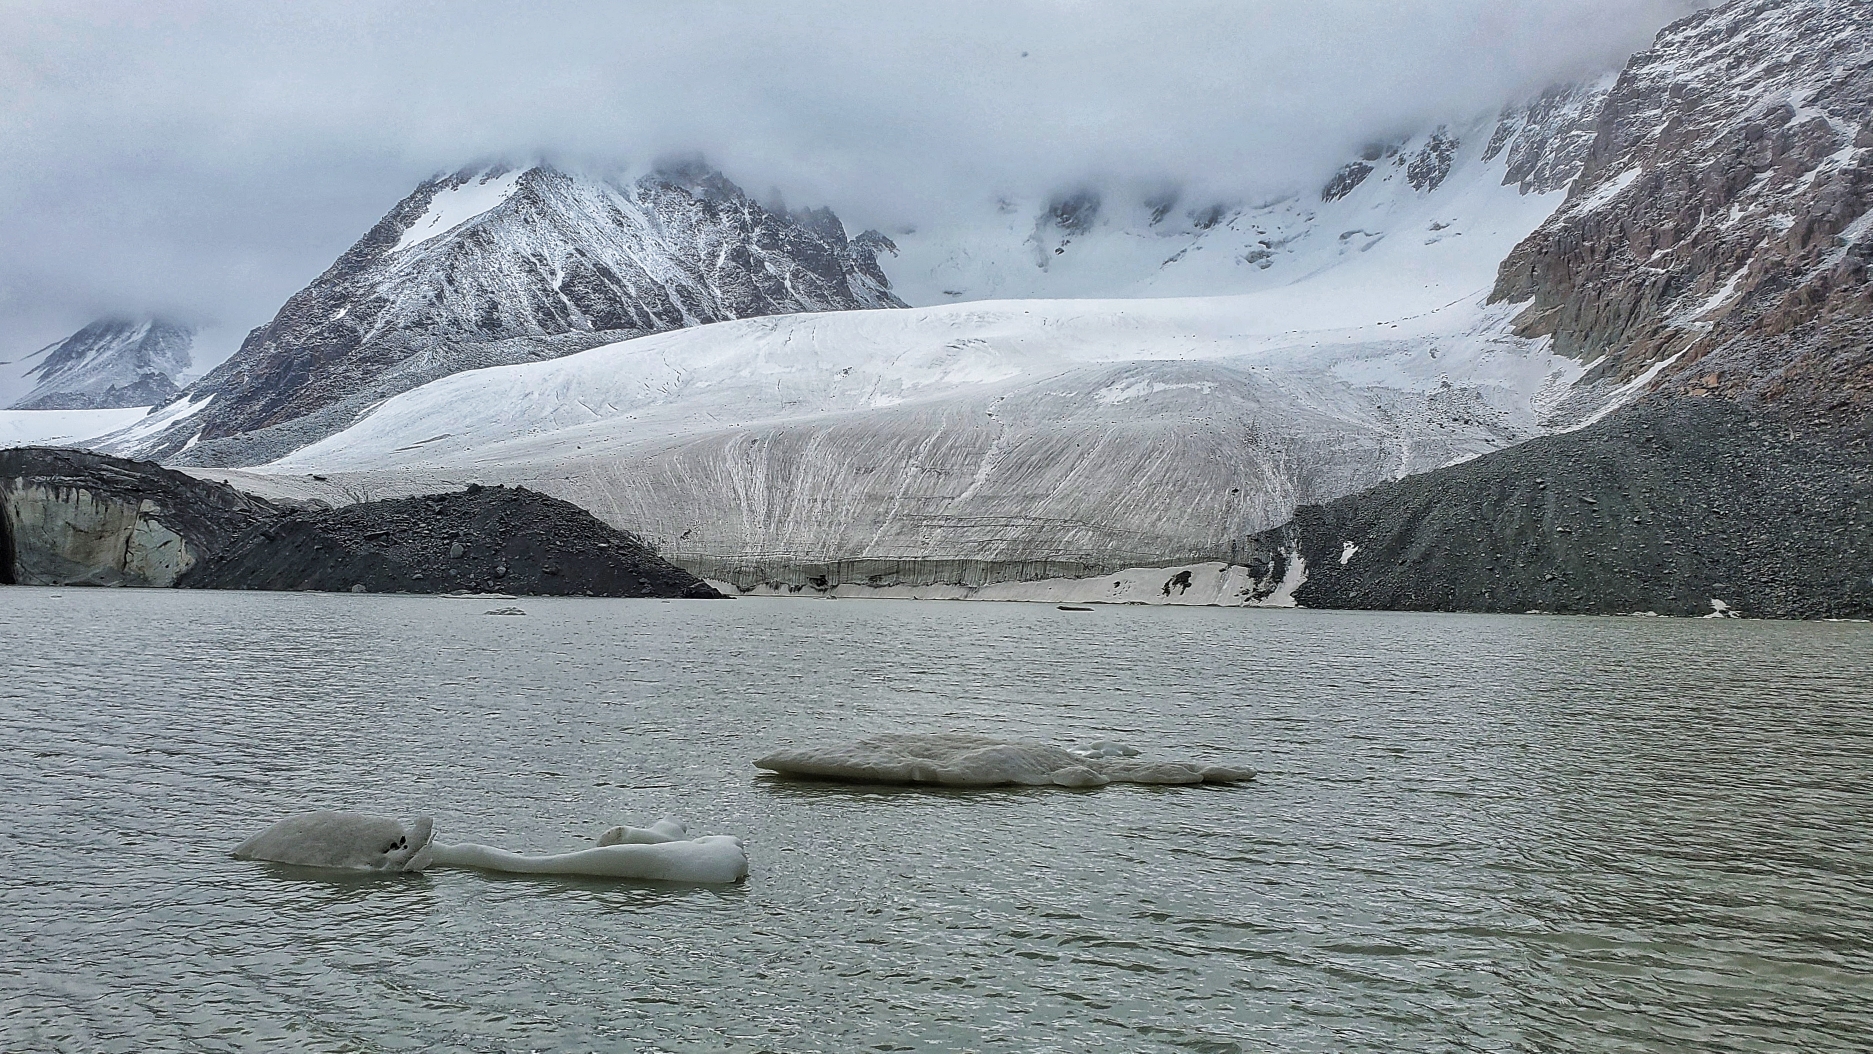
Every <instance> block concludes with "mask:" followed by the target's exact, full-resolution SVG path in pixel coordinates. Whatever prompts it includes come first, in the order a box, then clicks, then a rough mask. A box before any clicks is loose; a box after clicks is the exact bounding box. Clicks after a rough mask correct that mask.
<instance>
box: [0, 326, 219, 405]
mask: <svg viewBox="0 0 1873 1054" xmlns="http://www.w3.org/2000/svg"><path fill="white" fill-rule="evenodd" d="M194 343H195V330H194V329H193V327H190V326H186V325H183V324H182V323H179V322H171V321H169V320H167V319H160V318H101V319H98V320H97V321H95V322H93V323H91V324H90V325H88V326H85V327H84V328H83V329H80V330H79V331H78V332H76V333H73V334H72V335H71V336H69V337H66V338H65V339H64V340H61V341H57V342H55V343H52V344H48V345H46V346H45V347H43V348H41V349H39V350H38V351H37V352H34V353H33V354H32V355H30V356H28V361H33V362H34V364H33V365H32V366H31V367H30V368H28V369H27V370H26V371H25V377H26V379H27V380H30V381H33V382H35V383H34V387H33V389H32V390H31V391H29V392H27V393H26V395H24V396H23V397H21V398H20V399H19V400H17V401H15V402H14V403H13V404H12V406H11V409H15V410H106V409H114V408H118V407H129V406H153V405H156V404H158V403H165V402H168V401H169V400H171V399H173V398H175V396H176V392H177V391H179V390H180V389H179V388H178V386H177V383H176V379H177V378H178V377H180V376H182V374H183V373H184V372H186V371H187V370H188V368H189V366H190V364H191V361H192V360H191V357H190V349H191V348H192V347H193V346H194Z"/></svg>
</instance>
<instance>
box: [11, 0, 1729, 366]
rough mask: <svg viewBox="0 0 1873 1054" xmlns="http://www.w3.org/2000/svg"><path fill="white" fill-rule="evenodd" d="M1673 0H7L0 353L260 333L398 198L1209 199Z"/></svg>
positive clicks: (865, 209)
mask: <svg viewBox="0 0 1873 1054" xmlns="http://www.w3.org/2000/svg"><path fill="white" fill-rule="evenodd" d="M1693 6H1695V5H1694V3H1693V2H1692V0H1234V2H1220V0H1217V2H1182V0H1148V2H1130V3H1120V2H1105V0H992V2H975V0H941V2H938V0H931V2H924V0H849V2H839V0H776V2H759V3H757V2H728V0H722V2H713V0H661V2H635V0H618V2H595V0H594V2H580V0H560V2H550V0H549V2H542V0H530V2H526V3H521V2H510V3H493V2H482V0H463V2H450V3H442V2H397V0H370V2H348V0H295V2H291V3H287V2H273V0H265V2H258V0H240V2H234V3H209V2H182V0H175V2H170V0H136V2H122V3H92V2H86V0H0V195H4V200H5V207H4V209H0V358H11V357H13V356H14V355H15V354H18V353H20V352H21V351H24V350H31V348H32V347H36V346H38V345H40V344H43V343H45V342H46V341H49V340H52V339H56V338H57V337H59V336H62V335H63V334H64V332H66V331H69V330H70V329H73V328H75V327H76V326H77V325H78V324H79V323H82V322H83V321H85V319H86V318H87V317H89V316H90V315H92V314H95V313H99V312H104V311H144V310H164V311H169V312H180V313H184V314H186V315H189V316H193V317H195V318H198V319H202V320H215V321H219V322H221V323H223V324H224V325H226V326H229V327H237V328H238V329H240V330H245V329H246V328H248V327H251V326H255V325H258V324H260V323H262V322H264V321H266V319H267V318H269V317H271V315H272V314H273V312H274V311H275V310H276V309H277V308H278V306H279V304H280V303H281V302H282V301H283V300H284V299H285V298H286V297H287V296H288V295H290V294H291V293H292V292H293V291H294V290H296V289H298V288H299V287H301V286H303V285H304V284H305V283H306V282H307V281H308V280H310V279H311V278H312V277H314V276H315V275H317V274H318V272H320V271H321V270H323V269H324V268H325V267H326V266H327V265H328V264H329V263H330V262H331V261H332V259H333V258H334V257H336V256H337V255H338V253H340V252H341V251H343V250H344V248H345V247H347V246H348V245H350V244H351V243H352V242H353V241H355V240H356V239H357V238H358V236H359V235H361V234H362V233H363V232H364V231H365V230H366V229H367V228H368V227H369V226H370V225H371V224H372V223H373V222H375V220H376V219H377V218H378V217H379V216H380V215H382V213H383V212H385V211H386V210H387V209H388V208H389V207H390V206H391V205H393V204H394V203H395V202H396V201H397V200H398V199H400V198H401V197H403V196H404V195H405V194H407V193H408V192H409V190H410V189H411V187H412V186H414V184H415V183H416V182H417V181H419V180H421V179H422V178H424V177H426V176H428V175H430V174H432V173H434V172H435V171H437V170H441V169H453V168H456V167H459V166H460V165H461V164H463V163H465V162H467V161H470V160H474V159H477V158H483V157H490V156H508V157H523V156H533V155H536V154H540V153H545V154H547V155H550V156H554V157H559V158H564V159H567V160H571V161H580V160H586V161H602V162H607V163H611V162H617V163H643V162H645V161H647V160H649V159H651V158H654V157H656V156H659V155H662V154H667V153H672V152H692V151H700V152H702V153H704V154H705V155H706V156H707V157H708V158H709V159H711V160H712V161H714V162H715V163H716V164H718V165H719V166H720V167H722V168H723V169H724V171H726V172H727V173H728V175H729V176H730V177H731V178H733V179H735V180H737V181H738V182H741V183H742V184H743V185H744V186H746V187H747V188H748V189H749V190H750V191H754V192H757V193H765V192H767V191H769V190H770V189H775V190H779V191H781V192H783V193H784V194H785V196H786V199H787V201H788V202H790V203H792V204H797V205H804V204H822V203H823V204H827V205H830V206H832V208H833V209H834V211H836V212H838V213H839V214H840V216H841V217H842V218H844V219H846V221H847V225H848V226H849V227H851V228H853V229H854V230H857V229H860V228H862V227H865V226H882V227H887V228H888V227H891V226H897V225H902V224H905V223H927V222H930V220H931V218H932V217H934V216H940V215H941V213H942V212H943V210H944V209H945V208H953V207H962V206H963V203H970V204H972V203H974V202H977V201H980V200H982V199H983V198H985V197H987V196H989V195H992V194H1019V195H1036V194H1044V193H1046V192H1048V191H1049V190H1051V189H1054V188H1057V187H1059V186H1062V185H1068V184H1072V183H1076V182H1080V181H1083V180H1086V179H1126V180H1139V181H1160V180H1161V181H1175V182H1180V183H1183V184H1186V185H1192V186H1199V187H1205V188H1210V189H1215V190H1220V191H1223V192H1231V193H1244V194H1250V193H1257V192H1265V191H1268V190H1272V189H1275V188H1278V187H1281V186H1284V185H1287V184H1300V183H1304V182H1306V183H1311V182H1313V181H1315V180H1318V179H1320V178H1322V177H1323V175H1324V174H1325V173H1327V172H1329V171H1331V169H1332V168H1333V167H1334V166H1336V165H1337V164H1338V163H1339V161H1340V160H1342V159H1343V158H1344V156H1345V155H1346V154H1347V152H1348V151H1349V150H1352V149H1354V148H1356V147H1357V145H1358V144H1360V143H1363V142H1366V141H1369V140H1371V139H1373V138H1375V137H1377V136H1382V135H1387V134H1393V133H1397V132H1406V131H1411V130H1413V129H1415V128H1419V127H1422V126H1423V125H1424V124H1425V123H1426V122H1435V121H1438V120H1441V119H1445V118H1450V117H1457V116H1464V115H1467V114H1470V113H1474V112H1476V111H1479V110H1488V109H1493V108H1495V107H1497V106H1499V105H1501V104H1502V103H1503V102H1506V101H1509V100H1510V99H1513V98H1516V97H1519V96H1525V95H1528V94H1530V93H1532V92H1534V91H1537V90H1539V89H1540V88H1541V87H1543V86H1545V85H1547V84H1549V83H1553V82H1556V81H1561V80H1567V79H1572V78H1576V77H1579V76H1582V75H1587V74H1591V73H1593V72H1596V71H1599V70H1601V69H1605V68H1609V67H1614V66H1617V65H1618V64H1619V63H1620V62H1621V61H1622V60H1623V58H1624V57H1625V56H1626V55H1627V54H1629V53H1631V52H1632V51H1635V50H1638V49H1641V48H1643V47H1644V46H1645V45H1646V44H1647V42H1648V41H1649V40H1650V39H1651V36H1652V34H1653V33H1655V32H1656V31H1657V30H1658V29H1659V28H1660V27H1661V26H1663V25H1664V24H1665V23H1667V22H1669V21H1670V20H1672V19H1673V18H1676V17H1678V16H1680V15H1682V14H1684V13H1686V12H1688V11H1689V10H1691V9H1692V7H1693Z"/></svg>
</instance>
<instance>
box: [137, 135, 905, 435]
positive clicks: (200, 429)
mask: <svg viewBox="0 0 1873 1054" xmlns="http://www.w3.org/2000/svg"><path fill="white" fill-rule="evenodd" d="M890 249H891V243H890V242H889V240H887V239H885V238H883V236H881V235H877V234H875V233H868V234H866V235H863V236H860V237H858V238H853V239H848V238H847V237H846V233H845V229H844V227H843V226H842V225H841V224H840V223H839V220H838V218H837V217H835V216H834V215H833V214H832V213H831V212H829V211H827V210H824V209H819V210H808V211H803V212H799V213H790V212H786V211H784V210H782V211H773V210H769V209H767V208H764V207H763V206H761V205H760V204H757V203H756V202H755V201H753V200H752V199H750V198H749V197H748V196H747V195H746V194H744V193H743V192H742V191H741V189H740V188H738V187H736V186H735V185H734V184H733V183H730V182H729V181H728V180H726V179H724V178H723V177H722V176H721V175H720V174H719V173H716V172H713V171H710V170H708V169H706V168H702V167H700V166H696V165H678V166H672V167H666V168H664V169H662V170H660V171H658V172H655V173H652V174H649V175H645V176H643V177H641V178H638V179H635V180H628V181H627V180H622V179H599V178H592V177H588V176H582V175H575V174H572V173H568V172H563V171H560V170H558V169H555V168H552V167H549V166H545V165H536V166H534V167H531V168H526V169H504V168H499V167H496V168H490V169H471V170H465V171H462V172H458V173H456V174H454V175H451V176H446V177H441V178H438V179H435V180H431V181H430V182H427V183H424V184H423V185H422V186H420V187H418V188H417V189H416V190H415V192H413V193H412V194H411V195H410V196H409V197H408V198H406V199H404V200H403V201H402V202H401V203H399V204H398V205H397V206H396V207H395V208H394V209H392V210H391V211H390V213H389V214H388V215H386V216H385V217H384V218H383V220H381V221H380V222H379V223H378V224H377V225H376V226H375V227H373V228H372V229H371V230H370V232H369V233H367V234H366V235H365V236H364V237H363V238H362V239H360V240H359V242H358V243H357V244H356V245H354V246H352V247H351V249H349V250H348V251H346V252H345V254H344V255H343V256H341V257H339V259H338V261H337V262H336V263H334V264H333V265H332V266H331V268H330V269H328V270H327V271H326V272H325V273H324V274H323V275H320V276H319V278H318V279H317V280H315V281H314V282H313V283H312V284H311V285H309V286H307V287H306V288H305V289H303V290H301V291H300V292H298V293H296V294H294V296H293V297H292V298H291V299H289V300H288V301H287V302H286V305H285V306H284V307H282V308H281V309H280V311H279V314H278V315H277V316H275V318H274V319H273V321H271V322H269V323H268V324H266V325H265V326H262V327H260V328H259V329H256V330H254V332H253V333H252V334H250V335H249V336H248V338H247V340H246V341H245V342H244V343H243V344H242V346H241V349H240V350H239V351H238V352H237V353H236V354H235V355H234V356H233V357H232V358H231V359H229V360H228V361H227V362H226V363H223V364H222V365H221V366H220V367H218V368H217V369H215V370H214V371H213V372H212V373H210V374H209V375H208V376H206V377H204V378H203V379H202V380H201V381H199V382H197V383H196V384H194V385H192V386H191V387H190V389H189V392H188V395H189V398H190V404H191V406H192V407H194V410H193V412H191V413H189V414H187V415H186V416H184V417H181V418H180V419H179V420H177V421H176V423H175V424H173V425H171V426H170V427H168V428H167V429H165V430H163V431H161V432H160V433H158V434H157V435H155V436H153V437H145V436H142V435H138V436H135V437H131V438H128V439H125V440H122V441H119V442H118V443H117V444H115V445H113V446H111V447H110V449H111V450H112V452H114V453H121V454H134V455H138V456H156V457H161V458H164V459H165V460H167V461H170V462H172V463H187V464H254V463H257V462H261V461H266V460H270V459H271V458H273V457H277V456H278V455H280V454H282V453H285V452H286V451H289V450H292V449H295V448H297V447H299V446H302V445H304V444H306V443H308V442H311V441H313V440H316V439H319V438H321V437H323V436H325V435H329V434H331V433H332V432H335V431H338V430H340V429H342V428H344V427H345V426H346V425H348V424H350V423H351V422H352V421H353V420H355V419H356V418H357V416H358V415H359V414H361V413H362V412H364V411H365V410H366V409H368V408H369V407H371V406H373V405H375V404H376V403H379V402H381V401H382V400H384V399H385V398H387V397H389V396H391V395H395V394H397V393H398V392H403V391H407V390H409V389H411V388H414V387H417V386H418V385H421V384H423V383H425V382H427V381H431V380H434V379H436V378H438V377H443V376H447V375H448V374H451V373H456V372H459V371H462V370H467V369H474V368H478V367H483V366H493V365H500V364H503V363H512V362H526V361H535V360H540V359H548V358H552V357H555V356H558V355H564V354H567V353H569V352H573V351H577V350H580V349H582V348H588V347H592V346H594V345H597V344H605V343H609V342H612V341H617V340H623V339H626V338H629V337H634V336H639V335H642V334H645V333H654V332H658V331H661V330H668V329H676V328H681V327H684V326H695V325H700V324H703V323H706V322H715V321H720V320H723V319H732V318H746V317H750V316H756V315H771V314H778V313H784V312H792V311H833V310H845V309H852V308H863V307H888V306H896V305H897V303H898V302H897V300H896V299H895V298H894V297H893V296H892V294H891V291H890V283H889V281H888V280H887V279H886V278H885V277H884V273H883V272H882V270H880V268H879V266H878V262H877V259H876V256H877V254H878V253H879V252H889V251H890Z"/></svg>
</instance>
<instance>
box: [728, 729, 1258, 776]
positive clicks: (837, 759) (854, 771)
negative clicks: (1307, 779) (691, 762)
mask: <svg viewBox="0 0 1873 1054" xmlns="http://www.w3.org/2000/svg"><path fill="white" fill-rule="evenodd" d="M1127 751H1130V753H1129V754H1127V753H1126V752H1127ZM1136 753H1137V751H1135V750H1131V748H1129V747H1123V746H1120V745H1118V744H1112V743H1104V742H1101V743H1095V744H1093V747H1092V748H1089V750H1088V751H1086V752H1076V751H1071V750H1066V749H1064V748H1062V747H1057V746H1053V745H1051V744H1048V743H1032V742H1021V741H1016V740H1003V739H995V738H992V737H989V736H973V735H962V734H955V733H896V734H885V735H876V736H867V737H866V738H864V739H860V740H858V741H856V742H852V743H835V744H828V745H822V746H812V747H801V748H796V749H792V750H782V751H778V752H776V753H773V754H769V755H768V756H766V757H764V758H760V759H759V760H757V761H756V762H755V763H754V764H755V767H757V768H763V769H767V770H768V771H770V772H778V773H780V774H782V775H787V776H817V777H821V778H824V779H836V780H849V781H852V782H856V783H932V784H938V785H940V786H946V787H994V786H1001V785H1005V784H1018V785H1021V786H1029V787H1045V786H1056V787H1100V786H1104V785H1105V784H1107V783H1114V782H1118V783H1204V782H1210V783H1236V782H1240V781H1243V780H1250V779H1253V778H1255V773H1254V772H1253V771H1251V770H1249V769H1244V768H1233V767H1229V766H1224V765H1200V764H1191V763H1185V762H1177V761H1141V760H1137V759H1136V758H1135V757H1134V756H1133V755H1136Z"/></svg>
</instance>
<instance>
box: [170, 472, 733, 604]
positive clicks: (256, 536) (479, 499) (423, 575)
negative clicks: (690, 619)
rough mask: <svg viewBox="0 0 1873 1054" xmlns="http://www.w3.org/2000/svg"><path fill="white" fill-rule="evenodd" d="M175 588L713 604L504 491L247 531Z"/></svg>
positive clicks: (600, 538)
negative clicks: (689, 600) (636, 599)
mask: <svg viewBox="0 0 1873 1054" xmlns="http://www.w3.org/2000/svg"><path fill="white" fill-rule="evenodd" d="M179 584H180V585H182V586H183V587H185V588H194V589H282V590H320V591H325V592H347V591H364V592H372V593H386V592H398V593H447V592H454V591H457V590H469V591H487V592H503V593H516V594H524V595H529V596H612V597H699V598H700V597H719V596H721V594H719V593H717V592H716V591H715V590H714V589H712V588H710V587H709V586H708V585H707V584H706V583H704V582H703V581H702V580H701V579H699V578H697V577H695V576H694V575H692V574H690V573H689V572H687V571H684V570H682V569H681V568H678V567H676V566H674V565H672V564H670V563H667V562H665V561H664V560H663V559H662V558H661V557H659V556H658V555H657V554H656V552H655V551H654V550H653V549H651V548H650V547H649V546H647V545H645V544H644V543H643V542H641V541H639V540H638V539H637V538H636V537H635V536H633V535H630V534H627V533H625V532H623V531H620V530H617V529H615V528H612V527H609V526H606V525H605V524H604V523H602V522H600V521H599V520H598V519H596V518H594V517H593V516H592V515H591V514H590V513H588V512H586V511H585V510H584V509H581V508H579V507H578V506H576V505H573V504H571V503H569V502H564V501H560V500H559V499H557V498H549V497H547V496H546V495H544V494H539V493H536V492H534V491H530V490H524V489H511V490H510V489H508V488H505V487H473V488H470V489H469V490H467V491H458V492H456V493H452V494H435V495H430V496H428V497H421V498H399V499H393V500H389V501H374V502H367V503H364V504H359V505H348V506H344V507H342V508H337V509H300V510H294V511H290V512H287V513H286V514H284V515H282V516H280V517H278V518H275V519H272V520H269V521H268V522H266V523H264V524H259V525H257V526H255V527H254V528H252V529H250V530H249V531H247V532H246V533H245V534H244V535H242V536H241V537H240V538H239V539H236V540H235V542H234V543H233V544H232V545H230V546H229V547H228V548H227V549H226V550H225V551H224V552H222V553H220V554H219V555H218V556H217V557H216V558H215V559H213V560H210V561H208V562H206V563H204V564H203V565H202V566H201V567H199V568H197V569H195V570H194V571H193V572H191V573H190V574H188V575H187V576H185V577H184V578H183V579H182V581H181V582H180V583H179ZM358 587H363V588H362V590H359V588H358Z"/></svg>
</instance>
